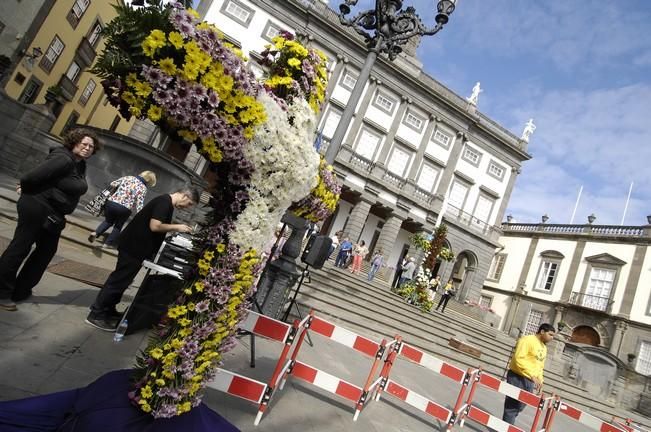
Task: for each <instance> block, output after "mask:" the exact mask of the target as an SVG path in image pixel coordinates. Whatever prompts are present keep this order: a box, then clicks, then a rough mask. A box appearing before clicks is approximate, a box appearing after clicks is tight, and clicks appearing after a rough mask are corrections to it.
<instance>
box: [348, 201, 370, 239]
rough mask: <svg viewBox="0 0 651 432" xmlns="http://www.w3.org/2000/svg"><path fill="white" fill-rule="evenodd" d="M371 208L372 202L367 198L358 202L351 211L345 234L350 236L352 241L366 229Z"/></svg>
mask: <svg viewBox="0 0 651 432" xmlns="http://www.w3.org/2000/svg"><path fill="white" fill-rule="evenodd" d="M370 209H371V203H370V202H368V201H365V200H361V201H360V202H359V203H357V205H355V207H354V208H353V211H352V212H350V217H349V218H348V224H347V225H346V232H345V235H346V236H348V238H349V239H350V241H351V242H353V243H355V242H356V241H358V240H359V237H360V236H361V235H362V231H363V230H364V225H365V224H366V218H367V217H368V212H369V210H370Z"/></svg>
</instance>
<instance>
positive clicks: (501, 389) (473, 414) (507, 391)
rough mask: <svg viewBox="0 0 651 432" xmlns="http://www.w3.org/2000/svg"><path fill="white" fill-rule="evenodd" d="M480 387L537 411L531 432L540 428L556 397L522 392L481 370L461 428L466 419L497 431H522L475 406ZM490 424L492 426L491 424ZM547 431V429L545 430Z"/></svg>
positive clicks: (462, 419) (467, 401)
mask: <svg viewBox="0 0 651 432" xmlns="http://www.w3.org/2000/svg"><path fill="white" fill-rule="evenodd" d="M478 385H483V386H484V387H486V388H488V389H491V390H493V391H496V392H498V393H501V394H503V395H504V396H508V397H510V398H513V399H515V400H518V401H520V402H522V403H523V404H525V405H529V406H531V407H533V408H534V409H535V410H536V414H535V415H534V418H533V422H532V424H531V428H530V429H529V430H530V432H536V428H537V427H538V422H539V421H540V417H541V415H542V413H543V411H544V410H545V409H549V407H550V406H551V403H552V401H553V400H554V396H549V397H545V396H544V395H536V394H534V393H531V392H528V391H526V390H522V389H521V388H520V387H517V386H514V385H513V384H509V383H507V382H506V381H502V380H500V379H498V378H495V377H493V376H491V375H488V374H487V373H485V372H484V371H483V370H481V369H479V370H477V371H475V373H474V380H473V383H472V385H471V387H470V392H469V393H468V399H467V400H466V403H465V406H466V408H465V411H464V412H463V413H462V414H461V418H460V419H459V426H460V427H463V424H464V422H465V419H466V418H468V419H470V420H473V421H476V422H478V423H481V424H483V425H484V426H487V427H489V428H491V429H493V430H496V431H508V432H511V431H521V430H522V429H520V428H517V427H515V426H512V425H510V424H509V423H506V422H504V421H503V420H502V419H501V418H499V417H495V416H492V415H490V414H488V413H486V412H484V411H482V410H480V409H479V408H477V407H476V406H474V405H473V404H472V403H473V399H474V397H475V392H476V390H477V386H478ZM489 423H490V424H489ZM545 430H546V429H545Z"/></svg>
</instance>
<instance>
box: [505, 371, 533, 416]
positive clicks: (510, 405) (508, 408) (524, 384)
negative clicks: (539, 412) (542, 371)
mask: <svg viewBox="0 0 651 432" xmlns="http://www.w3.org/2000/svg"><path fill="white" fill-rule="evenodd" d="M506 382H507V383H509V384H512V385H514V386H516V387H519V388H521V389H522V390H526V391H528V392H529V393H533V389H534V383H533V381H531V380H530V379H529V378H525V377H523V376H522V375H518V374H516V373H515V372H513V371H511V370H510V371H508V373H507V374H506ZM525 406H526V404H524V403H522V402H520V401H519V400H517V399H513V398H510V397H508V396H507V397H506V398H504V414H502V420H504V421H505V422H507V423H509V424H515V418H516V417H517V416H518V414H520V412H522V410H523V409H524V407H525Z"/></svg>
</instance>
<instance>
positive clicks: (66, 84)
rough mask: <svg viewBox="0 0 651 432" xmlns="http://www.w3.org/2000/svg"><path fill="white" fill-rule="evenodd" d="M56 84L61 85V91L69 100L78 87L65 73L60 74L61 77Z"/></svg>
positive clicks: (73, 96) (72, 97)
mask: <svg viewBox="0 0 651 432" xmlns="http://www.w3.org/2000/svg"><path fill="white" fill-rule="evenodd" d="M58 85H59V87H61V93H62V95H63V97H64V98H66V99H67V100H69V101H72V100H73V99H74V98H75V94H77V90H78V87H77V85H76V84H75V83H73V82H72V81H71V80H70V78H68V77H67V76H66V75H65V74H64V75H61V79H60V80H59V84H58Z"/></svg>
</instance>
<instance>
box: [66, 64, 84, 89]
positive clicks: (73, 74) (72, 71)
mask: <svg viewBox="0 0 651 432" xmlns="http://www.w3.org/2000/svg"><path fill="white" fill-rule="evenodd" d="M80 72H81V66H79V63H77V62H76V61H74V60H73V62H72V63H70V67H68V70H67V71H66V76H67V77H68V79H69V80H70V81H72V82H73V83H76V82H77V80H78V79H79V73H80Z"/></svg>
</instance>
